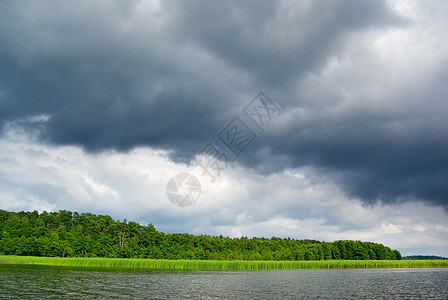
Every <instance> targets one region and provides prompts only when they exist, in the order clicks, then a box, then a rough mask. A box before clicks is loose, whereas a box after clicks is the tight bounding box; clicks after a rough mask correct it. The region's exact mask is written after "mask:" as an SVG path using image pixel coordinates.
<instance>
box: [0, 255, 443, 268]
mask: <svg viewBox="0 0 448 300" xmlns="http://www.w3.org/2000/svg"><path fill="white" fill-rule="evenodd" d="M0 263H6V264H31V265H47V266H70V267H103V268H104V267H106V268H129V269H209V270H211V269H233V270H267V269H348V268H447V267H448V260H321V261H217V260H166V259H123V258H61V257H34V256H12V255H0Z"/></svg>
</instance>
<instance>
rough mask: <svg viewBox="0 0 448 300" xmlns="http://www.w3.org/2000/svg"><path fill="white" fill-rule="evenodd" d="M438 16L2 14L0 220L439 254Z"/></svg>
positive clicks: (191, 4)
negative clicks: (74, 222)
mask: <svg viewBox="0 0 448 300" xmlns="http://www.w3.org/2000/svg"><path fill="white" fill-rule="evenodd" d="M447 15H448V2H446V1H443V0H441V1H437V0H433V1H426V0H408V1H399V0H391V1H379V0H378V1H377V0H375V1H357V0H341V1H323V0H322V1H320V0H313V1H311V0H308V1H307V0H304V1H227V2H222V1H221V2H219V3H218V2H217V1H216V2H213V1H206V0H203V1H199V0H195V1H157V0H150V1H79V0H77V1H62V2H61V1H17V0H14V1H2V2H1V3H0V41H1V42H0V130H1V134H0V208H1V209H6V210H13V211H20V210H38V211H43V210H47V211H57V210H60V209H67V210H71V211H79V212H93V213H97V214H110V215H111V216H113V217H114V218H115V219H119V220H123V219H125V218H126V219H127V220H135V221H138V222H141V223H143V224H147V223H148V222H151V223H153V224H154V225H155V226H156V228H157V229H158V230H161V231H164V232H189V233H194V234H212V235H219V234H223V235H228V236H232V237H236V236H249V237H252V236H264V237H271V236H278V237H291V238H298V239H303V238H310V239H318V240H325V241H333V240H337V239H357V240H358V239H359V240H364V241H374V242H380V243H384V244H386V245H388V246H390V247H391V248H393V249H398V250H400V251H401V252H402V254H404V255H409V254H435V255H443V256H448V103H447V100H448V99H447V95H448V84H447V83H448V42H447V40H448V23H447V22H446V16H447ZM259 92H263V93H264V95H265V96H267V97H268V99H269V100H270V102H269V101H268V100H266V98H263V99H264V100H260V98H257V95H259ZM252 101H253V102H252ZM260 101H264V102H260ZM263 103H264V104H265V105H263ZM245 108H246V109H245ZM245 112H246V113H245ZM235 118H237V119H235ZM232 120H233V122H232ZM261 121H263V124H262V126H257V125H260V122H261ZM241 132H242V134H243V136H238V135H236V133H238V134H241ZM232 134H233V135H232ZM244 134H246V135H245V136H244ZM210 142H211V144H210ZM226 143H227V145H226ZM207 145H208V146H210V145H212V146H214V147H216V149H218V152H217V153H220V155H219V157H218V156H217V155H215V156H203V155H198V154H200V153H201V150H204V149H209V148H210V147H209V148H207ZM232 147H236V148H237V149H235V148H233V151H235V150H236V151H235V152H232V151H230V150H231V148H232ZM238 147H239V148H238ZM235 153H236V154H235ZM209 154H210V153H209ZM215 154H216V153H215ZM217 157H218V158H217ZM195 158H196V160H195ZM201 159H202V160H201ZM226 159H227V160H228V161H229V162H228V163H225V161H226ZM198 161H202V162H204V161H206V162H213V163H214V165H213V166H215V167H216V166H219V165H220V166H221V169H222V170H217V169H216V168H212V164H209V165H208V167H209V168H207V169H204V168H202V167H201V166H199V165H197V162H198ZM204 170H207V171H208V172H209V173H207V172H204ZM218 171H219V173H218ZM185 172H186V173H190V174H193V175H194V176H196V178H197V179H198V180H199V182H200V184H201V194H200V197H199V199H198V200H197V202H196V203H194V204H193V205H191V206H188V207H178V206H176V205H174V204H173V203H171V202H170V200H169V199H168V197H167V193H166V189H167V184H168V182H169V180H170V178H172V177H173V176H174V175H176V174H178V173H185ZM211 174H213V179H212V176H211Z"/></svg>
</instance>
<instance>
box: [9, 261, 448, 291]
mask: <svg viewBox="0 0 448 300" xmlns="http://www.w3.org/2000/svg"><path fill="white" fill-rule="evenodd" d="M0 299H448V269H334V270H262V271H260V270H258V271H227V270H226V271H210V270H207V271H168V270H163V271H148V270H133V271H126V270H111V269H82V268H62V267H44V266H29V265H2V264H0Z"/></svg>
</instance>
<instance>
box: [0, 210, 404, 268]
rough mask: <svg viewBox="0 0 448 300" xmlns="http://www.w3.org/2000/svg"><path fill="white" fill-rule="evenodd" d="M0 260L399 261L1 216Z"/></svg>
mask: <svg viewBox="0 0 448 300" xmlns="http://www.w3.org/2000/svg"><path fill="white" fill-rule="evenodd" d="M0 254H3V255H32V256H60V257H117V258H155V259H200V260H207V259H215V260H327V259H352V260H366V259H379V260H384V259H390V260H397V259H401V254H400V252H399V251H398V250H391V249H390V248H389V247H386V246H384V245H382V244H378V243H371V242H361V241H348V240H341V241H334V242H320V241H316V240H296V239H290V238H278V237H272V238H247V237H241V238H229V237H223V236H222V235H221V236H208V235H191V234H187V233H173V234H167V233H163V232H159V231H157V230H156V229H155V227H154V226H153V225H152V224H148V225H147V226H143V225H140V224H138V223H136V222H132V221H131V222H128V221H126V219H125V220H123V221H115V220H114V219H112V217H110V216H108V215H95V214H92V213H78V212H71V211H67V210H61V211H59V212H46V211H44V212H42V213H40V214H39V213H38V212H37V211H33V212H23V211H22V212H9V211H5V210H0Z"/></svg>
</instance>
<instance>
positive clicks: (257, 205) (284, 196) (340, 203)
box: [0, 132, 448, 255]
mask: <svg viewBox="0 0 448 300" xmlns="http://www.w3.org/2000/svg"><path fill="white" fill-rule="evenodd" d="M10 134H12V133H10ZM14 135H15V136H16V137H17V135H18V133H17V132H16V133H14ZM8 136H10V135H8V134H6V135H5V137H4V138H3V139H2V140H0V170H1V171H0V178H1V184H0V191H1V192H0V206H1V207H2V208H3V209H9V210H15V211H18V210H34V209H36V210H39V211H42V210H59V209H69V210H72V211H80V212H86V211H89V212H94V213H101V214H111V215H112V216H113V217H114V218H116V219H124V218H126V219H128V220H136V221H138V222H142V223H147V222H151V223H153V224H155V225H156V228H158V229H159V230H161V231H166V232H190V233H194V234H213V235H219V234H223V235H228V236H249V237H251V236H264V237H271V236H279V237H291V238H298V239H302V238H308V239H318V240H326V241H332V240H337V239H360V240H364V241H374V242H380V243H384V244H386V245H388V246H390V247H392V248H394V249H395V248H398V249H405V251H407V252H406V254H410V253H413V252H412V249H419V250H420V251H424V252H425V254H428V253H435V254H440V255H447V252H446V251H447V249H448V242H447V240H448V239H447V232H448V229H447V228H448V218H447V217H448V216H447V212H446V211H444V210H443V209H442V208H439V207H430V206H427V205H425V204H424V203H422V202H418V201H414V202H407V203H402V204H393V205H391V204H388V205H385V204H381V203H379V204H377V205H374V206H370V207H367V206H363V205H362V203H361V201H360V200H359V199H349V198H347V197H345V196H344V194H343V193H342V192H341V190H340V189H339V188H338V187H337V186H335V185H333V184H330V183H318V182H315V181H314V180H311V179H310V178H313V176H314V175H313V174H312V173H313V170H312V169H310V168H306V169H305V168H304V169H291V170H288V171H285V172H282V173H277V174H271V175H269V176H262V175H259V174H256V173H253V172H250V171H248V170H246V169H244V168H241V167H239V166H238V165H235V166H233V167H232V168H229V169H227V170H225V171H224V172H223V173H222V175H221V176H219V177H217V178H216V181H215V182H210V178H209V177H207V176H206V175H203V174H202V173H201V170H200V169H195V168H194V167H188V166H187V165H183V164H175V163H173V162H171V161H170V160H168V159H167V158H166V157H167V153H166V152H163V151H158V150H155V149H150V148H137V149H134V150H132V151H130V152H128V153H117V152H104V153H101V154H88V153H85V152H84V151H82V150H81V149H79V148H76V147H61V146H49V145H43V144H37V143H35V142H34V141H33V139H28V138H27V137H26V136H21V138H20V139H19V140H18V139H15V140H11V139H8ZM179 172H192V173H193V174H195V175H196V176H197V177H198V178H199V180H200V182H201V185H202V194H201V196H200V198H199V200H198V202H197V203H195V204H194V205H193V206H190V207H186V208H180V207H177V206H174V205H173V204H171V202H170V201H169V200H168V198H167V196H166V194H165V189H166V184H167V182H168V180H169V179H170V178H171V176H173V175H174V174H177V173H179Z"/></svg>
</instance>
